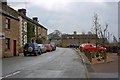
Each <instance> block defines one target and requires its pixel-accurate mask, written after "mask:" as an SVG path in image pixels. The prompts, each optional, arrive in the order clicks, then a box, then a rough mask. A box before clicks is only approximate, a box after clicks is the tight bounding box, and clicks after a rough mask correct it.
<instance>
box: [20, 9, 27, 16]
mask: <svg viewBox="0 0 120 80" xmlns="http://www.w3.org/2000/svg"><path fill="white" fill-rule="evenodd" d="M18 12H19V13H20V14H22V15H25V16H26V9H18Z"/></svg>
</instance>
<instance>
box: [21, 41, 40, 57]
mask: <svg viewBox="0 0 120 80" xmlns="http://www.w3.org/2000/svg"><path fill="white" fill-rule="evenodd" d="M23 53H24V56H27V55H28V54H29V55H32V54H34V55H35V56H37V55H38V54H41V50H40V48H39V47H38V44H37V43H26V44H25V45H24V50H23Z"/></svg>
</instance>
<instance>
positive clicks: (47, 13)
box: [7, 0, 119, 38]
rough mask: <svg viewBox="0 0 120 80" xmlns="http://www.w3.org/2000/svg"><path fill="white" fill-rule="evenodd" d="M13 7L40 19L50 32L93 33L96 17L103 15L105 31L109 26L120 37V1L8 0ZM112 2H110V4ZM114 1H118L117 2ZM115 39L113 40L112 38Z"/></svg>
mask: <svg viewBox="0 0 120 80" xmlns="http://www.w3.org/2000/svg"><path fill="white" fill-rule="evenodd" d="M7 1H8V2H9V5H10V6H11V7H13V8H15V9H16V10H17V9H20V8H26V10H27V16H28V17H30V18H32V17H36V16H37V17H38V18H39V23H40V24H42V25H44V26H45V27H46V28H48V33H51V32H53V31H54V30H56V29H57V30H60V31H61V32H62V33H73V31H77V33H82V32H85V33H87V32H88V31H91V28H92V25H93V17H94V14H95V13H97V14H98V15H99V21H100V24H101V27H102V29H104V28H105V24H106V23H107V24H109V26H108V31H109V32H110V33H111V34H113V35H115V36H116V37H117V38H118V1H119V0H84V2H83V1H82V0H7ZM108 1H109V2H108ZM113 1H114V2H113ZM111 38H112V37H111Z"/></svg>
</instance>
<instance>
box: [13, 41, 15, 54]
mask: <svg viewBox="0 0 120 80" xmlns="http://www.w3.org/2000/svg"><path fill="white" fill-rule="evenodd" d="M13 55H14V56H16V40H13Z"/></svg>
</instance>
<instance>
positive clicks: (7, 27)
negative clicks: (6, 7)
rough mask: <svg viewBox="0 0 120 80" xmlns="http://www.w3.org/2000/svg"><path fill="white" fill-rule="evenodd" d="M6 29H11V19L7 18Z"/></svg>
mask: <svg viewBox="0 0 120 80" xmlns="http://www.w3.org/2000/svg"><path fill="white" fill-rule="evenodd" d="M5 28H6V29H10V19H8V18H6V25H5Z"/></svg>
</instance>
